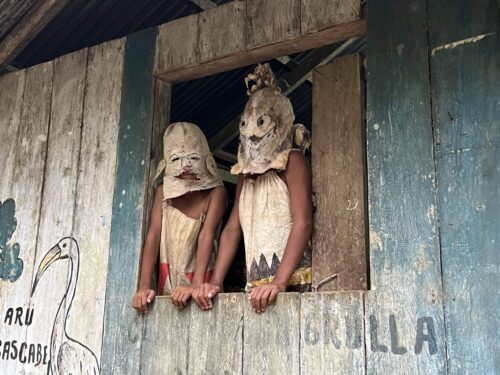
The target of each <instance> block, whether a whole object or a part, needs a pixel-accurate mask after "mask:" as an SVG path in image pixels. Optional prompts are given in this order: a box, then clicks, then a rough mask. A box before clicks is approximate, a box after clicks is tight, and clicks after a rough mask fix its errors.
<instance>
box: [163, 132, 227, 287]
mask: <svg viewBox="0 0 500 375" xmlns="http://www.w3.org/2000/svg"><path fill="white" fill-rule="evenodd" d="M163 147H164V158H163V160H162V161H161V162H160V163H159V165H158V169H157V173H156V177H155V180H156V179H157V178H158V177H159V176H160V175H161V174H162V173H164V175H163V218H162V229H161V243H160V275H159V282H158V289H159V290H158V292H159V294H171V293H172V291H173V290H174V289H175V288H176V287H177V286H178V285H189V284H190V282H191V280H192V278H193V272H194V270H195V265H196V251H197V249H198V235H199V233H200V230H201V228H202V226H203V222H204V220H205V216H206V213H207V209H208V204H207V205H205V207H204V208H203V210H202V212H200V217H199V219H193V218H190V217H188V216H186V215H185V214H184V213H182V212H181V211H179V210H178V209H177V208H175V207H173V206H171V205H170V199H172V198H176V197H179V196H181V195H184V194H186V193H188V192H190V191H198V190H206V189H211V188H214V187H216V186H220V185H223V183H222V180H221V178H220V177H219V175H218V172H217V166H216V164H215V160H214V158H213V156H212V154H211V153H210V149H209V147H208V142H207V139H206V138H205V136H204V135H203V132H202V131H201V130H200V128H198V127H197V126H196V125H194V124H191V123H188V122H178V123H174V124H171V125H170V126H169V127H168V128H167V130H166V131H165V135H164V136H163ZM185 165H189V166H190V167H191V171H192V173H194V174H196V176H197V177H198V179H196V180H184V179H180V178H177V177H178V176H179V175H181V174H182V172H183V168H184V166H185ZM214 263H215V244H214V252H213V253H212V257H211V260H210V263H209V266H208V269H207V273H206V275H205V281H209V280H210V278H211V275H212V270H213V266H214Z"/></svg>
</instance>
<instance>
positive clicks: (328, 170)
mask: <svg viewBox="0 0 500 375" xmlns="http://www.w3.org/2000/svg"><path fill="white" fill-rule="evenodd" d="M312 91H313V94H312V96H313V98H312V102H313V111H312V112H313V116H312V152H311V155H312V161H311V164H312V174H313V192H314V194H315V197H316V206H317V209H316V212H315V215H314V235H313V239H312V243H313V249H314V252H313V259H312V262H313V263H312V264H313V285H318V284H320V283H321V281H322V280H324V279H326V278H328V277H329V276H331V275H334V274H336V275H337V277H336V278H335V279H334V280H333V281H332V282H330V283H327V284H325V285H324V286H323V287H322V288H321V291H333V290H344V291H345V290H360V289H361V290H363V289H366V288H367V277H366V275H367V270H366V233H365V216H366V208H365V193H364V186H365V185H366V183H365V178H364V164H365V163H364V160H365V156H364V150H365V142H364V123H363V89H362V86H361V58H360V56H359V54H351V55H348V56H344V57H342V58H340V59H337V60H335V62H333V63H332V64H328V65H325V66H323V67H321V68H319V69H315V70H314V84H313V90H312ZM339 181H342V183H338V182H339Z"/></svg>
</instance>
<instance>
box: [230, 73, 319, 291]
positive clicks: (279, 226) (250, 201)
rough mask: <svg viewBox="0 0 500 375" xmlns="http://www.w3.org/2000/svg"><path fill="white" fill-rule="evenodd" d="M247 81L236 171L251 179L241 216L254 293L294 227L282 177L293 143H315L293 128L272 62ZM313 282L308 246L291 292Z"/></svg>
mask: <svg viewBox="0 0 500 375" xmlns="http://www.w3.org/2000/svg"><path fill="white" fill-rule="evenodd" d="M245 82H246V84H247V87H248V94H249V95H250V99H249V100H248V102H247V104H246V106H245V111H244V112H243V115H242V117H241V122H240V146H239V149H238V164H236V165H235V166H233V168H232V169H231V173H233V174H240V173H241V174H244V175H246V177H245V179H244V180H243V186H242V190H241V193H240V200H239V217H240V223H241V228H242V230H243V237H244V240H245V254H246V266H247V291H249V290H250V289H251V288H253V287H255V286H258V285H261V284H265V283H268V282H270V281H272V279H273V278H274V275H275V274H276V271H277V270H278V267H279V265H280V263H281V259H282V258H283V253H284V251H285V247H286V244H287V241H288V237H289V235H290V230H291V228H292V224H293V223H292V216H291V211H290V196H289V193H288V188H287V186H286V183H285V182H284V181H283V180H282V179H281V177H279V175H278V173H279V172H280V171H283V170H285V169H286V167H287V164H288V156H289V154H290V151H291V150H292V145H293V141H294V142H295V143H296V144H298V146H299V147H300V148H301V149H305V148H307V147H309V145H310V135H309V132H308V130H307V129H306V128H305V127H304V126H303V125H300V124H297V125H293V121H294V119H295V115H294V113H293V108H292V105H291V103H290V100H289V99H288V98H287V97H285V96H284V95H282V94H281V93H280V92H279V89H278V88H277V86H276V83H275V78H274V74H273V72H272V71H271V69H270V67H269V65H268V64H265V65H260V64H259V65H258V66H257V68H256V69H255V71H254V73H253V74H250V75H249V76H248V77H247V78H246V79H245ZM252 84H253V85H252ZM254 175H256V176H254ZM311 281H312V274H311V247H310V246H309V245H308V247H307V249H306V251H305V254H304V256H303V258H302V260H301V262H300V263H299V265H298V267H297V269H296V270H295V272H294V274H293V275H292V277H291V279H290V281H289V287H288V290H294V291H308V290H310V288H311Z"/></svg>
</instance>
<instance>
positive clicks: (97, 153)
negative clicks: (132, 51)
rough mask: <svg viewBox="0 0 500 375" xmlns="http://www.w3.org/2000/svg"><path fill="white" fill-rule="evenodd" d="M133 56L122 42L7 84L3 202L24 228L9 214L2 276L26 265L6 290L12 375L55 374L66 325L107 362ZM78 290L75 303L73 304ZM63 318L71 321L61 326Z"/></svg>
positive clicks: (6, 350) (5, 335) (5, 334)
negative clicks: (57, 255)
mask: <svg viewBox="0 0 500 375" xmlns="http://www.w3.org/2000/svg"><path fill="white" fill-rule="evenodd" d="M123 52H124V39H119V40H116V41H112V42H109V43H105V44H102V45H99V46H96V47H93V48H90V49H88V50H87V49H85V50H81V51H78V52H75V53H73V54H70V55H66V56H63V57H61V58H58V59H56V60H55V61H51V62H48V63H45V64H42V65H39V66H35V67H32V68H29V69H26V70H24V71H20V72H16V73H11V74H8V75H5V76H3V77H1V78H0V87H1V89H0V92H1V94H0V95H1V99H0V103H1V104H0V105H1V109H0V129H1V133H2V137H1V139H2V142H1V143H2V146H1V147H0V155H1V156H0V160H1V163H2V173H1V177H0V178H1V184H0V186H1V188H0V201H2V203H3V206H2V208H5V205H6V202H8V201H9V199H12V200H13V201H14V203H15V213H14V217H15V220H16V221H17V227H15V228H14V229H15V230H14V231H12V230H10V232H9V229H8V228H7V224H6V220H8V219H10V218H11V216H10V215H5V211H3V210H2V223H1V224H0V225H1V226H2V227H1V228H0V231H1V233H2V236H5V234H6V233H7V232H8V233H11V235H10V236H9V238H7V243H6V244H5V243H3V245H2V252H3V255H4V257H3V259H2V262H1V263H2V264H1V266H2V270H1V271H2V272H1V273H2V276H5V275H7V274H8V269H9V268H10V267H11V264H12V263H13V262H14V260H13V259H12V254H14V255H15V257H16V261H18V262H17V263H18V264H20V263H19V261H21V262H22V265H23V266H22V273H21V274H20V276H19V277H18V278H15V279H14V278H12V279H11V280H10V281H7V280H2V281H1V282H0V293H1V296H2V297H1V299H0V312H1V314H2V321H1V325H0V341H2V343H1V345H2V348H1V351H0V353H1V354H0V358H1V360H0V368H1V369H2V371H1V372H2V373H5V374H18V373H45V372H46V367H47V366H46V365H47V363H48V361H49V359H50V356H49V354H50V347H49V344H50V342H51V335H52V333H53V332H56V331H58V330H59V329H60V328H61V327H62V328H64V325H65V328H66V330H67V334H68V335H69V336H70V337H72V338H73V339H75V340H77V341H78V342H79V343H80V345H81V344H83V345H85V346H86V347H88V350H90V351H91V352H92V353H94V354H95V356H96V357H97V358H98V359H99V358H100V352H101V345H102V332H103V315H104V314H103V310H104V299H105V294H106V293H105V292H106V280H107V274H108V273H107V264H108V258H109V243H110V230H111V219H112V216H111V213H112V211H111V207H112V202H113V188H114V186H115V167H116V155H117V136H118V126H119V122H118V120H119V117H120V116H119V115H120V103H121V100H120V99H121V90H122V67H123ZM11 202H12V201H11ZM4 215H5V216H4ZM10 221H12V220H10ZM65 237H71V238H74V240H75V242H73V243H71V244H70V246H71V247H72V250H71V255H70V256H69V258H67V259H63V258H61V259H60V260H58V261H56V262H54V263H52V264H51V265H50V267H49V268H48V269H47V270H46V271H45V273H43V276H42V277H41V279H40V280H39V282H38V284H37V286H36V289H35V291H34V294H33V295H31V292H32V286H33V284H34V280H35V275H36V273H37V269H38V268H39V265H40V263H41V261H42V259H43V257H44V256H45V254H46V253H47V252H48V251H49V250H50V249H51V248H53V247H54V246H55V245H57V244H58V243H60V244H62V242H60V241H62V240H63V239H64V238H65ZM4 245H5V248H3V247H4ZM61 246H62V245H61ZM76 246H78V248H79V254H78V251H76ZM16 248H17V249H18V250H17V251H16V250H15V249H16ZM12 249H14V250H12ZM67 249H68V248H67ZM66 251H67V250H66ZM8 254H10V256H7V255H8ZM71 270H73V271H76V270H79V273H77V272H73V273H71V272H70V271H71ZM70 284H74V285H75V286H76V290H75V294H74V299H72V296H71V293H69V294H68V296H67V297H68V298H66V299H64V296H65V294H66V287H67V285H70ZM58 308H60V309H62V310H63V311H64V310H66V311H69V313H70V314H69V315H68V317H67V319H64V320H63V321H61V322H58V323H57V324H56V322H55V320H54V319H55V316H56V312H57V311H58ZM62 340H63V341H61V340H56V341H57V345H61V344H62V343H63V342H64V340H65V338H64V337H63V338H62Z"/></svg>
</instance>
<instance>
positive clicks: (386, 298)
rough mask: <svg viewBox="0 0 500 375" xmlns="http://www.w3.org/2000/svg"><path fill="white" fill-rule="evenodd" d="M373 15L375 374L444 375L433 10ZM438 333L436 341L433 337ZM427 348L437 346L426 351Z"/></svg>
mask: <svg viewBox="0 0 500 375" xmlns="http://www.w3.org/2000/svg"><path fill="white" fill-rule="evenodd" d="M368 7H369V8H368V14H370V22H369V24H368V28H369V29H368V32H367V46H368V50H367V55H368V56H370V58H369V59H368V90H367V92H368V114H367V119H368V121H367V144H368V148H367V159H368V186H369V194H368V201H369V222H370V278H371V289H372V291H371V292H370V293H368V294H367V299H366V310H365V311H366V313H365V318H366V322H367V326H369V327H370V329H369V332H370V333H369V337H370V341H369V342H370V348H369V350H367V372H368V373H369V374H375V373H379V372H380V371H383V372H385V373H411V374H431V373H432V374H441V373H445V371H446V363H445V354H444V353H445V340H444V323H443V309H442V284H441V275H440V257H439V247H438V239H437V235H436V225H437V223H436V217H435V211H436V206H435V187H434V184H433V178H434V172H435V170H434V163H433V135H432V124H431V111H430V85H429V70H428V55H427V52H428V45H427V35H426V30H425V28H423V27H422V25H425V24H426V20H427V19H426V11H425V8H426V3H425V1H423V0H413V1H411V2H409V3H408V2H404V3H403V2H391V1H378V2H368ZM388 19H389V20H391V22H387V20H388ZM431 330H432V333H433V336H432V338H430V337H427V336H425V335H426V332H430V331H431ZM423 339H428V341H429V345H428V346H425V344H426V342H424V343H423V344H424V346H423V348H422V346H421V345H419V344H418V343H420V344H422V340H423ZM367 341H368V339H367Z"/></svg>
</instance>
